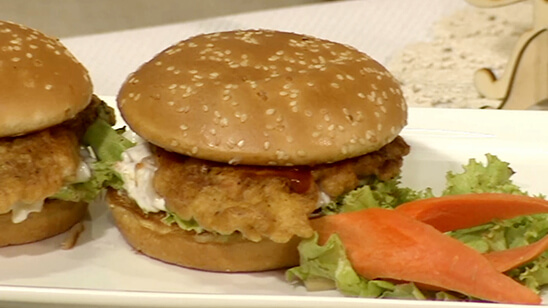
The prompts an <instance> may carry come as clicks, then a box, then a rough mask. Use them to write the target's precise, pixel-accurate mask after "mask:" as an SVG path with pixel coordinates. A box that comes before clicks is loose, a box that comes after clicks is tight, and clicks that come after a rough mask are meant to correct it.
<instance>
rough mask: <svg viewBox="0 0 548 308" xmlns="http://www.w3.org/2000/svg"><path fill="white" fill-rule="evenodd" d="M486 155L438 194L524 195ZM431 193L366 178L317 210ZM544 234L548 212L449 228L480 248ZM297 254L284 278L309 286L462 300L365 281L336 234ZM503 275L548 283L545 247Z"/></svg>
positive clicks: (310, 242)
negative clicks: (348, 257) (297, 260)
mask: <svg viewBox="0 0 548 308" xmlns="http://www.w3.org/2000/svg"><path fill="white" fill-rule="evenodd" d="M486 158H487V160H486V163H485V164H483V163H481V162H478V161H476V160H475V159H471V160H469V161H468V163H467V164H466V165H464V166H463V170H462V172H460V173H456V172H448V173H447V175H446V179H447V183H446V188H445V189H444V190H443V192H442V195H454V194H468V193H483V192H496V193H509V194H520V195H527V192H525V191H522V190H521V189H520V188H519V187H518V186H517V185H516V184H514V183H513V182H512V179H511V177H512V175H513V174H514V171H513V170H512V169H511V168H510V166H509V164H508V163H506V162H503V161H501V160H500V159H499V158H498V157H497V156H495V155H491V154H486ZM430 197H434V194H433V193H432V190H431V189H429V188H427V189H425V190H413V189H410V188H406V187H402V185H401V182H400V179H399V178H396V179H393V180H390V181H385V182H381V181H379V180H377V179H368V180H366V181H364V183H363V185H362V186H360V187H359V188H357V189H355V190H353V191H351V192H349V193H348V194H346V195H344V196H342V197H340V198H338V199H337V200H334V201H332V202H330V203H329V204H327V205H326V206H324V208H322V211H321V214H323V215H331V214H337V213H343V212H349V211H357V210H362V209H367V208H373V207H382V208H395V207H397V206H398V205H400V204H402V203H405V202H408V201H413V200H417V199H423V198H430ZM541 197H542V196H541ZM546 234H548V214H537V215H530V216H522V217H516V218H513V219H508V220H503V221H493V222H490V223H488V224H484V225H481V226H476V227H473V228H468V229H463V230H456V231H452V232H449V233H448V235H450V236H452V237H454V238H456V239H458V240H460V241H462V242H463V243H465V244H466V245H468V246H470V247H472V248H474V249H476V250H478V251H479V252H481V253H486V252H491V251H500V250H505V249H509V248H514V247H519V246H523V245H527V244H530V243H533V242H535V241H537V240H539V239H540V238H542V237H544V236H545V235H546ZM299 253H300V255H301V263H300V265H299V266H298V267H295V268H292V269H289V270H288V271H287V273H286V278H287V279H288V280H289V281H303V283H304V284H305V285H306V286H307V287H309V286H310V285H311V286H312V289H315V288H318V287H317V285H321V286H326V287H328V286H331V287H332V288H337V289H339V290H340V291H341V292H342V293H344V294H347V295H352V296H367V297H391V298H416V299H420V298H431V299H437V300H459V299H460V300H462V299H466V297H465V296H463V295H461V294H453V293H451V292H435V293H433V292H429V291H424V290H419V289H418V288H417V287H416V286H414V285H413V284H409V283H406V284H393V283H391V282H386V281H380V280H374V281H367V280H366V279H364V278H363V277H361V276H359V275H358V274H356V273H355V272H354V271H353V269H352V267H351V265H350V262H349V261H348V259H347V258H346V255H345V253H344V250H343V247H342V244H341V243H340V240H338V237H332V238H330V239H329V241H328V242H327V243H326V244H325V245H324V246H319V245H318V244H317V238H316V237H315V238H312V239H307V240H304V241H303V242H302V243H301V245H300V246H299ZM343 274H344V275H343ZM507 274H508V275H509V276H510V277H512V278H514V279H515V280H517V281H520V282H521V283H522V284H524V285H526V286H528V287H529V288H531V289H533V290H535V291H538V290H539V289H540V288H541V287H542V286H544V285H546V284H548V252H547V253H544V254H543V255H542V256H540V257H539V258H537V259H536V260H533V261H532V262H530V263H528V264H525V265H523V266H521V267H520V268H517V269H514V270H511V271H509V272H508V273H507Z"/></svg>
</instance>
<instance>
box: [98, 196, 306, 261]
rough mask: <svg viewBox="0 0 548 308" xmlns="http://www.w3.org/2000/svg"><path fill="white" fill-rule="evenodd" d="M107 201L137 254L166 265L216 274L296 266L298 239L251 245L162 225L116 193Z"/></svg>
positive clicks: (233, 238) (232, 237)
mask: <svg viewBox="0 0 548 308" xmlns="http://www.w3.org/2000/svg"><path fill="white" fill-rule="evenodd" d="M107 200H108V203H109V207H110V209H111V212H112V215H113V217H114V220H115V222H116V225H117V226H118V229H119V230H120V232H121V233H122V235H123V236H124V238H125V239H126V241H127V242H128V243H129V244H130V245H131V246H132V247H133V248H134V249H136V250H137V251H139V252H141V253H143V254H145V255H148V256H149V257H152V258H155V259H158V260H161V261H164V262H167V263H172V264H176V265H180V266H184V267H189V268H194V269H201V270H207V271H216V272H257V271H265V270H272V269H280V268H287V267H290V266H295V265H297V264H298V263H299V253H298V251H297V246H298V245H299V242H300V240H301V239H300V238H296V237H295V238H293V239H292V240H291V241H289V242H288V243H275V242H272V241H270V240H262V241H260V242H251V241H249V240H246V239H244V238H242V236H241V235H239V234H233V235H228V236H223V235H215V234H212V233H209V232H205V233H202V234H197V233H196V232H193V231H185V230H183V229H181V228H179V226H177V225H176V224H174V225H167V224H165V223H163V222H162V218H163V217H164V215H163V214H158V213H149V214H144V213H143V211H142V210H141V209H140V208H139V207H138V206H137V205H136V204H135V202H134V201H132V200H131V199H130V198H128V197H127V196H126V195H124V194H122V193H119V192H117V191H115V190H112V189H111V190H109V192H108V193H107Z"/></svg>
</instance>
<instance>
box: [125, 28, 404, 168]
mask: <svg viewBox="0 0 548 308" xmlns="http://www.w3.org/2000/svg"><path fill="white" fill-rule="evenodd" d="M118 106H119V108H120V110H121V112H122V115H123V117H124V119H125V120H126V122H127V123H128V125H129V126H130V127H131V128H132V129H133V130H134V131H135V132H137V133H138V134H140V135H141V136H142V137H144V138H145V139H147V140H149V141H150V142H152V143H153V144H156V145H157V146H160V147H162V148H165V149H167V150H169V151H173V152H177V153H180V154H184V155H188V156H193V157H197V158H201V159H207V160H212V161H218V162H224V163H230V164H248V165H278V166H291V165H315V164H321V163H329V162H335V161H339V160H343V159H346V158H351V157H355V156H359V155H363V154H366V153H369V152H372V151H376V150H378V149H379V148H381V147H382V146H384V145H385V144H387V143H389V142H390V141H392V140H393V139H394V138H395V137H396V136H397V135H398V134H399V132H400V131H401V129H402V128H403V126H404V125H405V124H406V120H407V107H406V104H405V101H404V99H403V97H402V91H401V90H400V87H399V85H398V82H397V81H396V80H395V79H394V78H393V77H392V75H391V74H390V73H389V72H388V71H387V70H386V69H385V68H384V67H382V66H381V65H380V64H379V63H377V62H376V61H374V60H373V59H371V58H370V57H369V56H367V55H366V54H364V53H361V52H359V51H357V50H356V49H354V48H351V47H348V46H345V45H342V44H338V43H334V42H330V41H326V40H322V39H318V38H313V37H310V36H304V35H299V34H294V33H286V32H277V31H267V30H246V31H232V32H221V33H212V34H205V35H199V36H196V37H193V38H190V39H188V40H184V41H181V42H179V43H178V44H176V45H173V46H171V47H169V48H167V49H166V50H164V51H163V52H161V53H159V54H158V55H157V56H155V57H154V58H153V59H152V60H150V61H149V62H147V63H145V64H143V65H142V66H141V67H140V68H139V69H138V70H137V71H136V72H134V73H133V74H131V75H130V76H129V77H128V79H127V80H126V82H125V83H124V85H123V87H122V88H121V90H120V93H119V94H118Z"/></svg>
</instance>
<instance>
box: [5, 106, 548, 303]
mask: <svg viewBox="0 0 548 308" xmlns="http://www.w3.org/2000/svg"><path fill="white" fill-rule="evenodd" d="M104 99H105V100H107V101H109V102H111V103H112V102H113V98H112V97H105V98H104ZM402 135H403V136H404V137H405V139H406V140H407V141H408V143H409V144H410V145H411V147H412V152H411V154H410V155H409V156H408V157H406V159H405V163H404V168H403V182H404V184H406V185H408V186H411V187H414V188H424V187H426V186H430V187H433V188H434V189H435V190H437V191H439V190H440V189H441V188H442V187H443V184H444V182H445V179H444V176H445V172H446V171H448V170H454V171H458V170H459V168H460V166H461V165H462V164H464V163H466V162H467V161H468V159H469V158H476V159H479V160H481V161H484V154H485V153H492V154H496V155H498V156H499V157H500V158H501V159H503V160H505V161H508V162H510V163H511V167H512V168H513V169H514V171H516V174H515V177H514V180H515V182H516V183H518V184H519V185H521V186H522V187H523V188H524V189H526V190H528V191H530V192H531V193H545V194H546V193H548V185H547V184H546V176H547V174H548V112H546V111H501V110H469V109H465V110H457V109H411V110H410V115H409V125H408V126H407V127H406V128H405V130H404V131H403V133H402ZM90 216H91V217H90V219H88V220H87V221H86V222H85V231H84V233H83V234H82V236H81V237H80V240H79V241H78V243H77V245H76V247H74V248H73V249H71V250H61V249H60V248H59V247H60V244H61V242H62V241H63V239H64V236H63V235H60V236H57V237H54V238H51V239H48V240H45V241H42V242H38V243H34V244H28V245H22V246H15V247H6V248H1V249H0V306H1V307H31V306H32V307H59V306H61V305H67V306H72V305H75V306H80V305H88V306H101V307H106V306H109V307H110V306H125V307H334V306H337V307H409V306H420V307H423V306H424V307H489V306H490V304H481V303H445V302H418V301H404V300H381V299H358V298H345V297H342V296H340V295H339V294H338V293H337V292H332V291H330V292H306V290H304V288H303V287H300V286H293V285H290V284H288V283H286V282H285V280H284V275H283V271H271V272H264V273H256V274H220V273H209V272H202V271H196V270H189V269H185V268H180V267H177V266H172V265H168V264H164V263H162V262H159V261H155V260H153V259H150V258H148V257H145V256H143V255H140V254H138V253H136V252H134V251H133V250H132V249H131V248H130V247H129V246H128V245H127V244H126V243H125V241H124V239H123V238H122V237H121V235H120V234H119V233H118V231H117V230H116V228H115V227H114V225H113V223H112V219H111V217H110V215H109V213H108V210H107V208H106V206H104V205H103V204H100V203H99V204H96V205H95V206H93V207H92V208H91V215H90ZM203 257H204V258H208V256H203ZM500 306H501V305H497V307H500Z"/></svg>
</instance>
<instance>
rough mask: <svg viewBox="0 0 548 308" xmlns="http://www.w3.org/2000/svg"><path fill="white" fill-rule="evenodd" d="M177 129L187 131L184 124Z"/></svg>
mask: <svg viewBox="0 0 548 308" xmlns="http://www.w3.org/2000/svg"><path fill="white" fill-rule="evenodd" d="M179 128H180V129H181V130H187V129H188V126H186V125H185V124H181V126H179Z"/></svg>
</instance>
